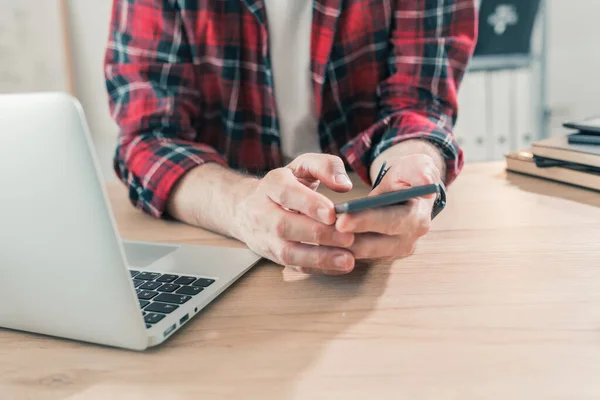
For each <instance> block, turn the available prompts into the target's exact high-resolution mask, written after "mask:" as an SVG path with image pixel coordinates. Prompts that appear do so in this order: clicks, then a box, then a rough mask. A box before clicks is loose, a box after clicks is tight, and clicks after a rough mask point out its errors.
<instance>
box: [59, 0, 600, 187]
mask: <svg viewBox="0 0 600 400" xmlns="http://www.w3.org/2000/svg"><path fill="white" fill-rule="evenodd" d="M110 7H111V0H93V1H92V0H87V1H86V0H71V9H70V13H71V28H72V39H73V47H74V51H73V53H74V62H75V69H76V84H77V93H78V96H79V98H80V100H81V101H82V103H83V104H84V107H85V109H86V112H87V114H88V118H89V120H90V124H91V126H92V131H93V133H94V135H95V137H96V138H97V143H98V145H99V147H101V149H100V150H101V158H102V160H103V163H104V165H106V166H107V171H108V172H107V174H108V176H112V171H111V170H110V157H112V150H113V149H112V146H113V143H114V137H115V135H116V132H117V129H116V127H115V126H114V124H113V122H112V121H111V119H110V117H109V115H108V109H107V101H106V93H105V89H104V80H103V73H102V60H103V56H104V46H105V44H106V39H107V35H108V19H109V14H110ZM549 13H550V17H549V18H550V37H549V39H550V54H549V57H550V65H549V100H550V106H551V108H552V112H553V120H552V126H553V128H554V132H555V133H556V132H560V128H559V126H560V122H562V121H563V120H564V119H568V118H577V117H583V116H586V115H592V114H600V96H599V95H598V93H600V77H598V75H597V72H596V71H599V70H600V51H598V44H597V42H598V39H600V34H598V33H597V26H598V23H597V19H598V16H599V15H600V1H598V0H574V1H572V0H571V1H569V0H549ZM476 79H477V77H475V76H473V77H470V76H468V77H467V78H466V86H468V85H469V81H476ZM475 84H476V85H477V84H478V83H475ZM462 97H463V98H464V96H462ZM470 100H471V101H464V103H465V104H464V107H462V110H461V114H462V115H468V116H470V117H471V118H474V119H476V120H477V119H478V118H479V119H481V118H482V116H483V115H484V109H483V106H484V104H483V103H482V102H480V101H478V100H477V99H470ZM506 107H507V106H506V105H504V106H500V105H498V106H497V107H496V109H494V111H493V114H494V117H495V119H496V120H498V119H501V118H502V117H503V116H504V115H506V114H507V112H508V110H507V109H506ZM476 125H478V126H482V127H485V122H483V121H479V122H477V121H476ZM472 134H473V135H477V134H480V132H472ZM470 158H471V159H472V158H473V157H470ZM475 158H477V157H475Z"/></svg>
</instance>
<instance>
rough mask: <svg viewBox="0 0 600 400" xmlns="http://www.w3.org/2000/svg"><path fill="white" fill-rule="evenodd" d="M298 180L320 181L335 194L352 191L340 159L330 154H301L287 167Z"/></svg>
mask: <svg viewBox="0 0 600 400" xmlns="http://www.w3.org/2000/svg"><path fill="white" fill-rule="evenodd" d="M287 167H288V168H289V169H290V170H292V172H293V173H294V176H296V177H297V178H299V179H305V180H315V181H321V182H322V183H323V184H324V185H325V186H327V187H328V188H329V189H331V190H334V191H336V192H347V191H349V190H351V189H352V182H351V181H350V178H349V177H348V174H347V173H346V168H345V167H344V162H343V161H342V159H341V158H339V157H336V156H333V155H331V154H312V153H311V154H303V155H301V156H299V157H298V158H296V159H295V160H294V161H292V162H291V163H290V164H289V165H288V166H287Z"/></svg>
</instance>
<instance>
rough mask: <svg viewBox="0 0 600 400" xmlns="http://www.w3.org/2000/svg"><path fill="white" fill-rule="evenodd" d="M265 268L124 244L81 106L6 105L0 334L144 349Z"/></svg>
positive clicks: (208, 253)
mask: <svg viewBox="0 0 600 400" xmlns="http://www.w3.org/2000/svg"><path fill="white" fill-rule="evenodd" d="M259 259H260V257H258V256H257V255H256V254H254V253H253V252H251V251H249V250H247V249H232V248H219V247H201V246H189V245H183V244H182V245H179V244H178V245H167V244H157V243H136V242H123V241H121V240H120V239H119V237H118V236H117V233H116V229H115V221H114V218H113V215H112V213H111V210H110V206H109V204H108V201H107V196H106V193H105V188H104V185H103V180H102V178H101V174H100V171H99V168H98V162H97V160H96V158H95V151H94V150H93V146H92V142H91V138H90V134H89V132H88V127H87V123H86V121H85V117H84V114H83V112H82V108H81V106H80V105H79V103H78V102H77V100H75V99H73V98H72V97H70V96H67V95H65V94H58V93H47V94H12V95H0V327H3V328H9V329H13V330H19V331H27V332H34V333H39V334H43V335H50V336H55V337H61V338H67V339H73V340H78V341H83V342H91V343H97V344H101V345H108V346H114V347H121V348H126V349H133V350H144V349H146V348H148V347H151V346H156V345H158V344H160V343H162V342H163V341H165V340H166V339H168V338H169V337H170V336H171V335H173V333H175V332H176V331H177V330H178V329H179V328H181V327H182V326H183V325H185V324H186V323H187V322H188V321H189V320H190V319H191V318H193V317H194V316H195V315H196V314H197V313H199V312H200V311H201V310H202V309H203V308H204V307H206V305H207V304H209V303H210V302H211V301H213V300H215V298H216V297H217V296H218V295H219V294H220V293H222V292H223V291H224V290H225V289H226V288H227V287H229V286H230V285H231V284H232V283H233V282H234V281H235V280H236V279H238V278H239V277H240V276H242V275H243V274H244V272H246V271H247V270H249V269H250V268H251V267H252V266H253V265H254V264H255V263H256V262H257V261H258V260H259Z"/></svg>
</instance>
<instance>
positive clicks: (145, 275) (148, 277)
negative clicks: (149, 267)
mask: <svg viewBox="0 0 600 400" xmlns="http://www.w3.org/2000/svg"><path fill="white" fill-rule="evenodd" d="M159 276H160V274H157V273H156V272H142V273H141V274H139V275H136V276H135V279H141V280H143V281H153V280H155V279H156V278H158V277H159Z"/></svg>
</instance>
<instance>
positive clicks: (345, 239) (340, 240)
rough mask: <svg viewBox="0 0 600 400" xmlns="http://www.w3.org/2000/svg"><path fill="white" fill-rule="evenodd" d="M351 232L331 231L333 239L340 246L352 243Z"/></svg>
mask: <svg viewBox="0 0 600 400" xmlns="http://www.w3.org/2000/svg"><path fill="white" fill-rule="evenodd" d="M353 236H354V235H353V234H352V233H344V232H339V231H335V232H333V241H334V242H335V243H337V244H339V245H341V246H350V245H351V244H352V238H353Z"/></svg>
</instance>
